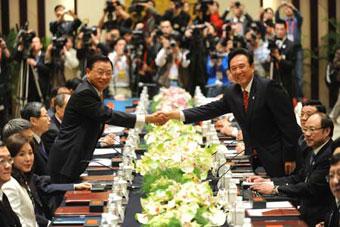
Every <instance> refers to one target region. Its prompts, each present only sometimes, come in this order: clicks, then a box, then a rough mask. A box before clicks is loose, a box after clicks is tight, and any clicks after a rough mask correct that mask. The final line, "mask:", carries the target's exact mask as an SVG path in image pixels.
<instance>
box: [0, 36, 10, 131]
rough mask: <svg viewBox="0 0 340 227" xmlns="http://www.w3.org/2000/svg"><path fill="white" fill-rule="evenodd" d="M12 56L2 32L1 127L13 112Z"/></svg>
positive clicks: (0, 69) (0, 73)
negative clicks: (10, 62) (10, 69)
mask: <svg viewBox="0 0 340 227" xmlns="http://www.w3.org/2000/svg"><path fill="white" fill-rule="evenodd" d="M10 57H11V54H10V52H9V50H8V48H7V45H6V41H5V40H4V39H3V37H2V35H1V34H0V129H1V128H2V127H3V126H4V125H5V124H6V123H7V121H8V118H9V116H10V114H11V111H10V110H11V87H10V86H9V84H10V73H9V61H10Z"/></svg>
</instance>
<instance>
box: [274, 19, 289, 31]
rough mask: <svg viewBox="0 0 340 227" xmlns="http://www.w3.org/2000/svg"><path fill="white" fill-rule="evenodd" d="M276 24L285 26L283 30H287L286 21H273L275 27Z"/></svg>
mask: <svg viewBox="0 0 340 227" xmlns="http://www.w3.org/2000/svg"><path fill="white" fill-rule="evenodd" d="M277 24H283V25H284V26H285V29H287V24H286V21H284V20H281V19H279V20H276V21H275V25H277Z"/></svg>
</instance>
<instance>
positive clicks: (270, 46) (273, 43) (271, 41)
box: [268, 39, 280, 51]
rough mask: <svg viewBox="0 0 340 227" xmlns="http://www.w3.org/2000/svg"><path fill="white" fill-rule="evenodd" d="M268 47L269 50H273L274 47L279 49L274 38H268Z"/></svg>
mask: <svg viewBox="0 0 340 227" xmlns="http://www.w3.org/2000/svg"><path fill="white" fill-rule="evenodd" d="M268 49H269V50H270V51H273V50H275V49H280V48H279V46H278V45H277V42H276V40H275V39H268Z"/></svg>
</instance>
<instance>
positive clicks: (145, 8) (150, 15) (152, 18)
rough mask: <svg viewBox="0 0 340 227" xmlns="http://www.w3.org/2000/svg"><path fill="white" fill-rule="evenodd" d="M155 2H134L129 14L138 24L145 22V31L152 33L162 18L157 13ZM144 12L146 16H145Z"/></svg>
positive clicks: (138, 0) (137, 0) (135, 0)
mask: <svg viewBox="0 0 340 227" xmlns="http://www.w3.org/2000/svg"><path fill="white" fill-rule="evenodd" d="M155 7H156V3H155V1H154V0H134V1H133V2H132V4H131V6H130V7H129V12H130V14H131V16H132V18H134V21H136V22H137V23H139V22H143V31H144V32H149V33H151V32H152V31H153V30H154V29H155V28H156V27H157V25H158V24H159V22H160V20H161V16H160V15H159V14H158V12H157V11H156V8H155ZM143 12H144V15H143Z"/></svg>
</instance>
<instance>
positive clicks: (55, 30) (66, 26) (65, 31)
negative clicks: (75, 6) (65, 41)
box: [50, 5, 81, 37]
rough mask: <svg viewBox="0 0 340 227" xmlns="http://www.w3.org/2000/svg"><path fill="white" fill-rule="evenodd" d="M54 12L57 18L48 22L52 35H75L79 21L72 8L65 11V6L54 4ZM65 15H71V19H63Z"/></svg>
mask: <svg viewBox="0 0 340 227" xmlns="http://www.w3.org/2000/svg"><path fill="white" fill-rule="evenodd" d="M54 13H55V16H56V18H57V20H56V21H53V22H50V32H51V33H52V35H53V36H56V37H61V36H63V35H70V36H73V37H75V33H76V31H77V29H78V28H79V26H80V25H81V21H80V20H79V18H78V17H77V15H76V14H75V13H74V12H73V11H72V10H68V11H65V6H63V5H57V6H55V7H54ZM65 15H68V16H70V17H72V18H73V20H71V21H70V20H65Z"/></svg>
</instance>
